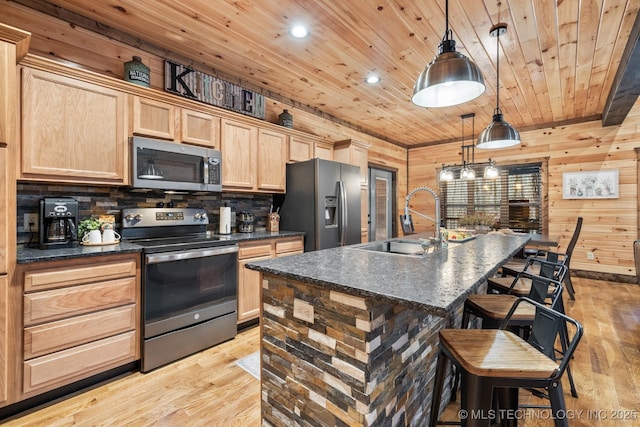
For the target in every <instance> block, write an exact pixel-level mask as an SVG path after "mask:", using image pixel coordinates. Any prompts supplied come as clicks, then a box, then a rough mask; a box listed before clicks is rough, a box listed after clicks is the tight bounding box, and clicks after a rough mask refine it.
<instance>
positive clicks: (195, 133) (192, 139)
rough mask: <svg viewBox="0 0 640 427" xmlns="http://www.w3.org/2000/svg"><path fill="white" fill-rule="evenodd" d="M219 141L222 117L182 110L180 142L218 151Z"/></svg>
mask: <svg viewBox="0 0 640 427" xmlns="http://www.w3.org/2000/svg"><path fill="white" fill-rule="evenodd" d="M219 139H220V117H216V116H212V115H211V114H206V113H201V112H199V111H193V110H188V109H186V108H181V109H180V141H182V142H184V143H187V144H193V145H201V146H203V147H207V148H216V149H217V148H219V146H218V141H219Z"/></svg>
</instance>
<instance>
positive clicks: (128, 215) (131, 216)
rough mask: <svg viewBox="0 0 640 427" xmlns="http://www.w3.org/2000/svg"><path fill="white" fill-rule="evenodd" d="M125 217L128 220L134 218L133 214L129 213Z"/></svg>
mask: <svg viewBox="0 0 640 427" xmlns="http://www.w3.org/2000/svg"><path fill="white" fill-rule="evenodd" d="M124 219H126V220H127V221H132V220H133V215H131V214H127V215H126V216H125V217H124Z"/></svg>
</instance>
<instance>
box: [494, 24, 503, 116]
mask: <svg viewBox="0 0 640 427" xmlns="http://www.w3.org/2000/svg"><path fill="white" fill-rule="evenodd" d="M496 31H497V33H496V77H497V82H496V83H497V85H496V112H495V114H502V111H500V29H499V28H498V29H497V30H496Z"/></svg>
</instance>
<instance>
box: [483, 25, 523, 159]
mask: <svg viewBox="0 0 640 427" xmlns="http://www.w3.org/2000/svg"><path fill="white" fill-rule="evenodd" d="M506 32H507V24H505V23H502V22H499V23H497V24H496V25H494V26H493V27H491V31H490V33H489V34H491V37H495V38H496V48H497V52H496V74H497V79H496V80H497V84H496V109H495V110H494V112H493V121H492V122H491V124H489V126H487V128H486V129H485V130H483V131H482V132H481V133H480V136H478V142H477V144H476V147H478V148H506V147H512V146H514V145H518V144H520V134H519V133H518V131H517V130H515V129H514V128H512V127H511V125H510V124H509V123H507V122H505V121H504V118H503V117H502V111H501V110H500V36H501V35H502V34H504V33H506Z"/></svg>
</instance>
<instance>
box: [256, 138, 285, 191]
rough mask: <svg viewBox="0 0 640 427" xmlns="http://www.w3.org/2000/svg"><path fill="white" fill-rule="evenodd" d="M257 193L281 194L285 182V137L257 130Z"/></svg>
mask: <svg viewBox="0 0 640 427" xmlns="http://www.w3.org/2000/svg"><path fill="white" fill-rule="evenodd" d="M256 155H257V156H258V158H257V164H258V176H257V187H256V189H257V190H259V191H266V192H270V193H282V192H284V190H285V182H286V177H287V174H286V167H285V165H286V158H287V135H285V134H283V133H281V132H276V131H272V130H266V129H258V152H257V153H256Z"/></svg>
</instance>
